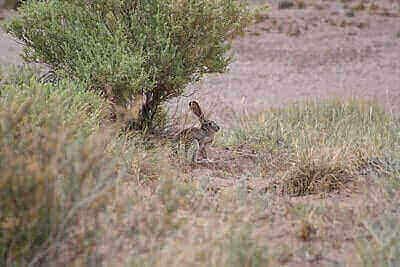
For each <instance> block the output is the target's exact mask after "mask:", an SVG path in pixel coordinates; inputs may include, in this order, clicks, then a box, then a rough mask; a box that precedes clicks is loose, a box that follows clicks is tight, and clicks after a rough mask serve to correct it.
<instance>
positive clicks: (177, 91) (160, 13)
mask: <svg viewBox="0 0 400 267" xmlns="http://www.w3.org/2000/svg"><path fill="white" fill-rule="evenodd" d="M19 11H20V13H21V16H19V17H16V18H14V19H13V20H11V21H10V23H9V24H8V25H7V26H6V28H7V30H8V32H9V33H11V34H12V35H13V36H15V37H16V38H18V39H19V40H20V41H21V42H22V43H23V44H24V45H25V50H24V55H23V57H24V59H25V60H26V61H28V62H43V63H45V64H47V65H48V66H49V67H50V68H51V69H52V70H53V71H55V73H56V74H57V75H58V76H60V77H71V78H74V79H77V80H79V81H82V82H84V83H85V84H86V85H87V87H88V88H90V89H92V90H99V91H101V92H102V93H103V94H104V95H105V96H106V97H108V98H110V99H112V101H114V102H115V103H117V104H122V105H125V104H127V103H129V102H130V101H132V100H133V99H134V98H135V97H137V96H138V95H144V101H143V103H142V108H141V113H140V119H139V124H138V125H139V126H141V127H142V126H151V122H152V120H153V118H154V115H155V114H156V113H157V108H158V107H159V105H160V104H161V103H162V102H163V101H166V100H168V99H170V98H172V97H176V96H179V95H181V94H182V93H183V90H184V89H185V87H186V86H187V85H188V84H189V83H192V82H196V81H199V80H200V79H201V77H202V76H203V75H204V74H206V73H215V72H224V71H225V70H226V68H227V66H228V64H229V63H230V62H231V59H232V58H231V57H230V56H229V55H228V54H227V52H228V50H229V48H230V40H232V38H233V37H234V36H236V35H238V34H240V33H242V31H243V29H244V27H245V26H247V25H248V24H249V23H250V22H251V21H252V18H253V15H252V14H255V13H253V12H250V11H249V10H248V9H246V8H245V7H244V5H243V4H241V3H239V1H236V0H188V1H181V0H133V1H132V0H113V1H109V0H90V1H62V0H48V1H33V0H31V1H27V2H26V3H24V4H23V5H22V7H21V8H20V9H19Z"/></svg>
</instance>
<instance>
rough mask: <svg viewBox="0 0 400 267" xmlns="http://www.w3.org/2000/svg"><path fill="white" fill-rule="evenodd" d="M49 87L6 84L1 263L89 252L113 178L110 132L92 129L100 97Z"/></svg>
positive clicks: (1, 96)
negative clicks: (108, 149) (108, 150)
mask: <svg viewBox="0 0 400 267" xmlns="http://www.w3.org/2000/svg"><path fill="white" fill-rule="evenodd" d="M47 89H49V88H46V87H45V86H42V85H40V84H36V83H35V82H33V81H32V82H30V83H29V84H25V85H24V86H22V87H19V86H16V85H15V84H14V85H13V84H11V85H5V86H3V87H2V88H1V91H0V147H1V150H0V173H1V179H0V199H1V202H0V207H1V208H0V210H1V213H0V236H1V239H0V265H1V266H15V265H21V266H22V265H24V266H26V265H28V264H31V265H33V266H38V265H42V264H45V263H48V262H49V261H50V262H52V263H55V262H59V263H60V264H62V263H63V262H64V263H65V262H70V261H71V260H72V259H74V258H75V257H77V256H78V255H81V254H85V253H89V251H90V247H91V245H92V244H91V242H92V241H93V240H92V239H90V238H88V236H89V234H90V233H91V232H93V231H95V228H94V227H93V226H91V224H92V223H93V221H92V219H95V218H96V216H97V214H98V210H99V209H100V210H101V209H102V208H103V207H104V205H105V204H106V203H107V202H108V201H109V198H108V196H109V194H108V193H107V192H108V191H109V190H110V189H111V188H112V186H113V180H112V179H110V177H111V176H110V170H111V169H113V168H114V163H113V161H111V160H110V158H109V157H108V156H107V155H106V154H104V147H105V145H106V144H107V142H108V141H107V139H109V136H108V135H107V134H104V135H102V136H95V135H93V131H94V130H95V129H96V127H97V126H96V122H95V121H96V119H97V116H98V114H99V113H98V112H97V110H96V108H100V102H101V101H99V100H98V99H96V96H90V95H85V94H83V93H82V94H81V95H79V94H77V95H72V96H71V95H70V96H69V95H68V94H66V93H65V92H57V91H49V90H47ZM69 93H71V92H69ZM88 105H92V111H91V112H89V111H88ZM80 216H85V217H86V216H87V218H91V219H90V220H88V221H91V222H90V224H86V223H85V224H83V225H82V220H80V219H79V217H80ZM80 227H84V231H83V232H81V230H80V229H79V228H80Z"/></svg>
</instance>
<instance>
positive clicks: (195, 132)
mask: <svg viewBox="0 0 400 267" xmlns="http://www.w3.org/2000/svg"><path fill="white" fill-rule="evenodd" d="M189 108H190V110H191V111H192V112H193V113H194V114H195V115H196V116H197V118H198V119H199V120H200V124H201V126H200V128H198V127H192V128H187V129H184V130H182V131H181V132H179V134H178V136H177V138H178V141H180V142H181V143H183V144H184V146H185V153H187V151H188V149H189V147H190V145H192V144H194V145H195V150H194V153H193V157H192V162H194V163H200V162H202V161H199V160H198V153H200V154H201V156H202V157H203V159H204V161H207V162H210V160H208V158H207V151H206V146H207V145H209V144H210V143H211V142H212V141H213V140H214V136H215V134H216V133H217V132H218V131H219V130H220V127H219V126H218V124H217V123H216V122H215V121H212V120H207V119H205V117H204V114H203V112H202V111H201V109H200V105H199V103H197V102H196V101H190V102H189Z"/></svg>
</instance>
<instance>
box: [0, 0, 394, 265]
mask: <svg viewBox="0 0 400 267" xmlns="http://www.w3.org/2000/svg"><path fill="white" fill-rule="evenodd" d="M177 2H179V1H177ZM294 2H295V3H297V4H296V5H295V6H294V7H291V8H290V9H292V8H301V9H305V8H308V3H305V2H306V1H294ZM322 2H324V1H322ZM338 2H339V1H338ZM340 2H343V3H346V4H347V3H348V2H350V1H348V0H346V1H344V0H342V1H340ZM110 3H111V2H110ZM113 3H114V2H113ZM296 6H297V7H296ZM369 8H370V7H369ZM374 9H375V8H374ZM355 12H356V13H357V12H358V10H357V11H355ZM260 17H262V18H263V20H264V19H268V17H267V16H266V15H260V14H257V16H256V20H257V18H260ZM194 50H195V49H194ZM71 51H72V50H71ZM99 51H100V50H99ZM120 55H121V54H120ZM52 56H54V57H56V55H52ZM71 60H72V59H71ZM221 60H222V59H221ZM85 62H86V63H87V62H90V61H85ZM221 62H222V61H221ZM221 62H219V63H221ZM68 63H69V64H70V63H71V62H68ZM86 63H85V64H86ZM207 63H209V64H212V63H210V62H208V61H207ZM217 63H218V62H217ZM106 70H107V68H105V69H104V71H106ZM113 70H114V71H117V68H115V69H113ZM58 71H59V72H58V73H59V75H61V76H60V79H56V80H53V81H52V82H46V83H45V82H39V81H38V77H40V76H41V74H42V72H43V71H42V70H41V69H40V68H36V67H32V66H31V65H24V66H21V67H17V68H9V67H7V68H6V67H3V68H2V69H1V73H0V74H1V75H0V77H1V80H0V266H314V265H315V266H397V265H399V264H400V228H399V227H400V224H399V219H400V145H399V144H400V117H399V116H398V114H396V113H393V112H390V111H388V110H387V109H385V107H384V106H382V104H381V103H379V102H378V101H373V100H367V99H358V98H346V97H344V98H340V97H330V98H328V99H325V100H321V99H308V100H300V101H296V102H292V103H288V104H285V105H281V106H279V107H271V108H263V109H259V110H252V112H249V113H240V112H236V111H235V110H231V111H230V112H231V114H230V117H231V118H233V119H232V125H231V126H229V127H223V128H222V129H221V131H220V132H218V134H217V136H216V140H215V142H214V143H213V144H212V145H211V148H210V151H209V157H210V158H211V159H212V160H213V162H211V163H200V164H193V163H192V162H191V161H190V156H189V157H185V156H183V155H182V153H178V155H175V153H174V149H175V147H174V146H175V144H174V142H172V141H171V139H169V138H166V135H165V132H163V131H162V130H160V129H162V128H163V127H167V126H168V127H170V126H171V125H180V124H181V122H182V121H183V119H182V118H184V117H185V114H182V115H181V116H182V117H172V116H171V114H170V113H165V114H164V116H166V118H167V119H168V121H171V120H172V122H173V123H171V124H170V125H167V126H166V125H161V126H160V128H157V131H152V132H151V131H148V129H135V130H133V129H132V128H130V127H126V126H127V123H128V124H129V123H130V119H131V117H130V118H129V119H128V120H127V119H125V117H124V116H117V114H116V110H115V108H116V107H115V104H116V103H115V102H113V101H110V99H109V98H108V97H104V94H103V93H104V90H100V89H104V88H102V87H101V86H99V87H96V86H97V85H96V86H94V88H95V90H87V89H88V84H89V82H85V80H84V79H83V80H79V79H68V77H69V76H68V75H66V74H65V77H63V76H62V75H63V71H65V70H58ZM79 71H82V73H81V74H82V75H89V74H88V73H86V72H85V70H84V68H83V69H80V70H79ZM110 73H113V72H110ZM110 73H108V74H107V75H109V76H107V77H113V75H111V74H110ZM114 74H115V73H114ZM69 75H71V76H74V75H72V74H71V73H69ZM121 75H122V74H121ZM100 76H101V75H99V77H100ZM122 76H123V75H122ZM66 77H67V78H66ZM99 80H101V78H98V79H97V78H96V81H99ZM102 81H103V82H104V80H102ZM105 81H108V82H107V83H106V84H110V86H111V85H112V86H114V84H113V83H114V82H115V83H118V79H116V80H112V81H109V80H105ZM118 85H119V86H122V85H121V84H118ZM125 85H126V84H125ZM112 86H111V87H112ZM99 88H100V89H99ZM121 88H123V87H118V88H117V89H120V90H121V92H122V91H124V90H123V89H121ZM92 89H93V88H92ZM106 89H108V87H107V86H106ZM99 91H100V92H101V93H99ZM106 92H108V93H110V92H113V91H112V90H109V91H106ZM118 92H119V91H118ZM129 92H131V91H129ZM136 93H137V91H133V92H132V94H133V95H135V94H136ZM117 95H118V97H121V98H122V96H121V95H123V94H121V95H120V94H117ZM127 98H129V97H127ZM121 102H123V101H122V100H121ZM125 107H126V106H125V104H121V108H125ZM139 110H140V109H139ZM131 111H132V110H125V111H123V112H122V113H124V112H125V113H129V112H131ZM133 115H135V114H133ZM133 117H134V118H135V116H133ZM175 121H176V123H174V122H175ZM162 122H164V121H162ZM155 123H159V122H158V121H155ZM160 124H161V122H160ZM128 126H129V125H128ZM168 130H169V129H168ZM175 130H179V129H175Z"/></svg>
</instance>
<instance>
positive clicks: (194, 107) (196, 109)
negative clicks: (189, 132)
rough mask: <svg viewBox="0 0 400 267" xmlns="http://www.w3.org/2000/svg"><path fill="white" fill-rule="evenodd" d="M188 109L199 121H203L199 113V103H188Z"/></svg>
mask: <svg viewBox="0 0 400 267" xmlns="http://www.w3.org/2000/svg"><path fill="white" fill-rule="evenodd" d="M189 108H190V109H191V110H192V112H193V113H194V114H195V115H196V116H197V117H199V119H200V120H204V115H203V112H201V108H200V105H199V103H197V102H196V101H190V102H189Z"/></svg>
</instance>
